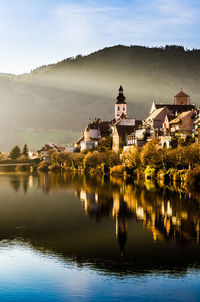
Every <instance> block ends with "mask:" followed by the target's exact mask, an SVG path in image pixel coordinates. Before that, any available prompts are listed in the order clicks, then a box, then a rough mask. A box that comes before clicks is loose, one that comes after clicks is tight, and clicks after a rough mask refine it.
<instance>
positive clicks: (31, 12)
mask: <svg viewBox="0 0 200 302" xmlns="http://www.w3.org/2000/svg"><path fill="white" fill-rule="evenodd" d="M199 28H200V1H199V0H187V1H186V0H115V1H114V0H102V1H101V0H6V1H5V0H0V41H1V44H0V72H5V73H15V74H20V73H25V72H29V71H30V70H32V69H34V68H36V67H39V66H41V65H46V64H50V63H56V62H58V61H61V60H63V59H65V58H68V57H73V56H76V55H78V54H82V55H87V54H89V53H91V52H93V51H96V50H99V49H102V48H104V47H109V46H113V45H117V44H123V45H145V46H165V45H166V44H168V45H172V44H176V45H183V46H185V47H186V48H189V49H192V48H200V39H199V38H200V31H199Z"/></svg>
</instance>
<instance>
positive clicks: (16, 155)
mask: <svg viewBox="0 0 200 302" xmlns="http://www.w3.org/2000/svg"><path fill="white" fill-rule="evenodd" d="M20 156H21V150H20V148H19V146H17V145H16V146H15V147H14V148H13V149H12V150H11V151H10V158H11V159H18V158H19V157H20Z"/></svg>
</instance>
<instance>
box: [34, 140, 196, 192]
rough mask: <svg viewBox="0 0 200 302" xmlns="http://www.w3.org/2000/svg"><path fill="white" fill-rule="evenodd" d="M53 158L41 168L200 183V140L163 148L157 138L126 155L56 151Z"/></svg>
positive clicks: (51, 154)
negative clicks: (199, 141)
mask: <svg viewBox="0 0 200 302" xmlns="http://www.w3.org/2000/svg"><path fill="white" fill-rule="evenodd" d="M49 157H50V161H49V162H45V161H42V162H40V163H39V165H38V166H37V169H38V170H39V171H52V172H58V171H73V172H81V173H86V174H88V173H89V174H102V175H119V176H120V177H123V178H127V177H137V178H138V177H139V178H147V179H154V180H159V181H162V182H164V183H170V182H178V183H185V184H186V185H187V186H190V187H191V188H197V187H198V186H199V185H200V145H199V144H197V143H191V144H187V145H178V147H176V148H173V149H167V148H161V147H160V145H159V144H158V141H157V140H152V141H150V142H148V143H147V144H146V145H145V146H143V147H134V146H132V148H131V149H130V150H129V151H127V152H125V153H123V154H122V155H119V154H117V153H115V152H112V151H111V150H107V151H104V152H99V151H90V152H85V153H83V152H82V153H66V152H60V153H58V152H56V151H52V152H50V154H49Z"/></svg>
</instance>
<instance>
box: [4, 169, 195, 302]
mask: <svg viewBox="0 0 200 302" xmlns="http://www.w3.org/2000/svg"><path fill="white" fill-rule="evenodd" d="M199 232H200V193H198V192H193V193H186V192H183V191H182V190H181V189H180V188H172V187H164V186H163V187H156V186H155V185H153V184H151V183H145V184H138V183H137V182H136V183H133V182H129V183H125V182H123V181H122V180H121V179H118V178H110V179H109V178H101V177H91V176H87V177H86V176H83V175H76V174H72V175H70V174H64V175H60V174H45V173H44V174H43V173H41V174H38V175H32V174H17V173H1V174H0V301H161V300H165V301H200V243H199V236H200V233H199Z"/></svg>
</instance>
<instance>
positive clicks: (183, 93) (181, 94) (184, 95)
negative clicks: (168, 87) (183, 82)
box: [174, 89, 190, 98]
mask: <svg viewBox="0 0 200 302" xmlns="http://www.w3.org/2000/svg"><path fill="white" fill-rule="evenodd" d="M174 97H175V98H177V97H179V98H180V97H187V98H189V97H190V96H189V95H188V94H186V93H185V92H184V91H183V90H182V89H181V91H180V92H179V93H178V94H176V95H175V96H174Z"/></svg>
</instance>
